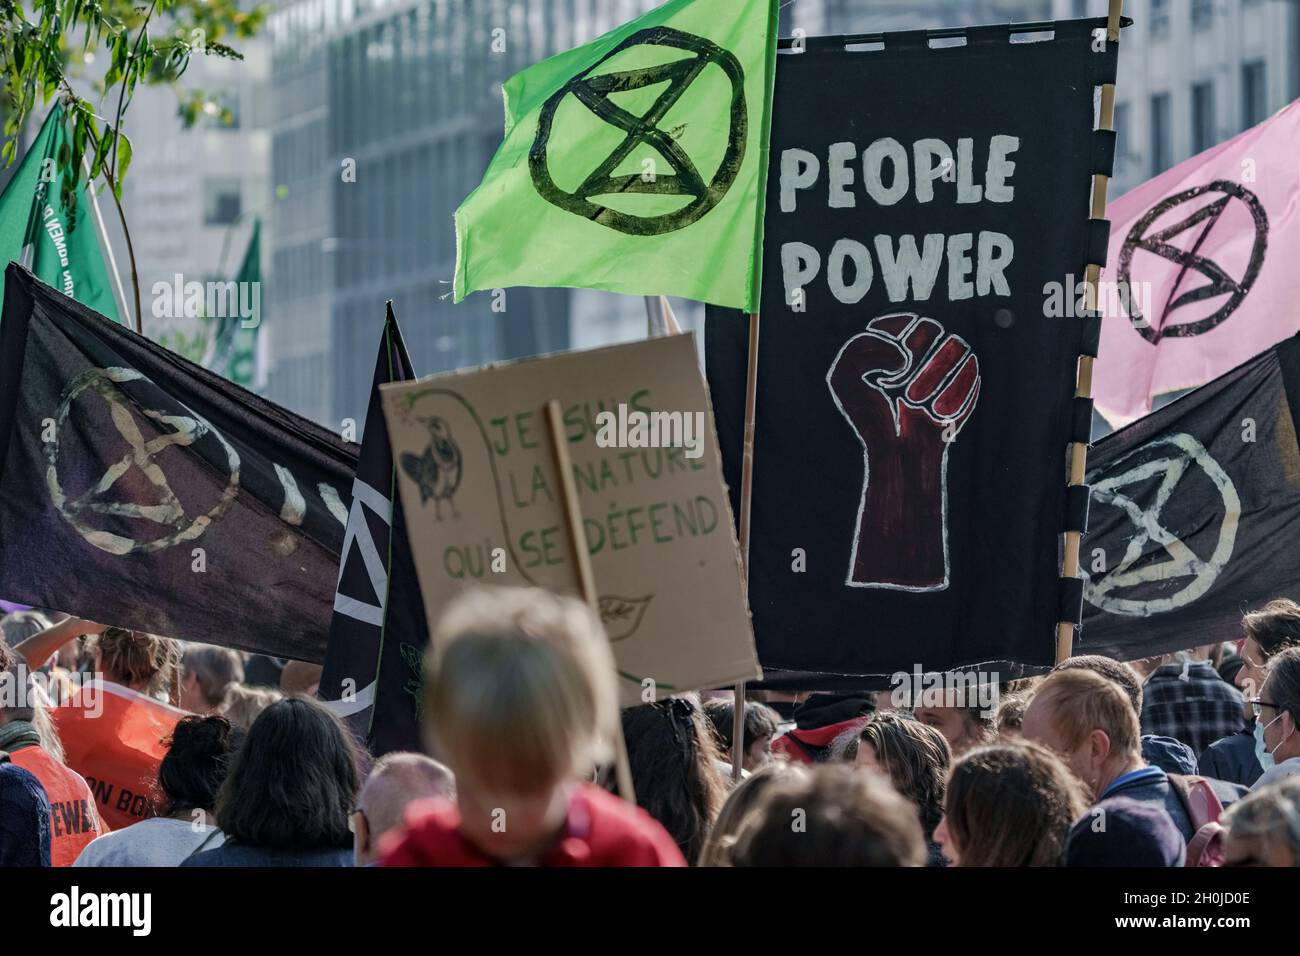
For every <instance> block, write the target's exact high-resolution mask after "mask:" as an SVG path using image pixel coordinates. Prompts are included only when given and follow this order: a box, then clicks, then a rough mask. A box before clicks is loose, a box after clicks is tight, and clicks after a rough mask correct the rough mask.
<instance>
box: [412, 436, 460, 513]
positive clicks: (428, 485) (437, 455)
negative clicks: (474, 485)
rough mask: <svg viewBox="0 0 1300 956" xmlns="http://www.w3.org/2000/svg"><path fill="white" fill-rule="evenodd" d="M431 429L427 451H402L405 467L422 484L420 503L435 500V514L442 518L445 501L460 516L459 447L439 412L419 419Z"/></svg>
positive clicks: (452, 511) (413, 479)
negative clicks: (458, 497)
mask: <svg viewBox="0 0 1300 956" xmlns="http://www.w3.org/2000/svg"><path fill="white" fill-rule="evenodd" d="M416 421H418V422H419V423H420V424H421V425H423V426H424V427H425V428H427V429H428V431H429V444H428V445H427V446H425V449H424V452H423V453H422V454H419V455H413V454H411V453H410V452H402V470H403V471H405V472H406V473H407V475H409V476H410V478H411V480H412V481H414V482H415V483H416V484H417V485H419V487H420V505H421V506H423V505H424V504H426V503H427V502H428V501H429V499H430V498H432V499H433V516H434V518H435V520H437V521H441V520H442V502H443V501H446V502H447V504H449V505H451V513H452V514H453V515H456V516H457V517H460V513H459V512H458V511H457V510H456V501H455V497H454V496H455V494H456V489H457V488H459V487H460V476H461V471H462V467H463V460H462V458H461V454H460V446H459V445H457V444H456V442H455V440H454V439H453V438H452V437H451V427H450V426H449V425H448V424H447V422H446V421H445V420H444V419H442V418H439V417H438V416H437V415H430V416H429V417H427V418H418V419H416Z"/></svg>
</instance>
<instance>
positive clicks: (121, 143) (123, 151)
mask: <svg viewBox="0 0 1300 956" xmlns="http://www.w3.org/2000/svg"><path fill="white" fill-rule="evenodd" d="M131 155H132V150H131V141H130V140H129V139H127V137H126V134H125V133H120V134H119V135H118V138H117V175H116V177H115V178H114V185H115V187H116V188H115V189H114V190H113V193H114V195H115V196H117V201H118V202H121V201H122V180H124V179H126V171H127V170H128V169H129V168H130V167H131Z"/></svg>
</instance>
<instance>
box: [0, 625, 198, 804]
mask: <svg viewBox="0 0 1300 956" xmlns="http://www.w3.org/2000/svg"><path fill="white" fill-rule="evenodd" d="M81 635H87V636H88V637H89V640H88V641H87V648H88V649H89V650H91V651H92V653H93V655H94V672H95V676H94V679H93V680H90V681H87V682H85V683H83V684H82V685H81V686H79V687H78V688H77V689H76V690H75V691H74V692H73V693H72V694H71V696H70V697H69V698H68V700H67V701H66V702H64V703H63V704H62V705H61V706H59V707H56V708H55V709H54V710H53V711H52V712H51V714H50V716H51V718H52V719H53V723H54V726H55V728H56V729H57V730H58V735H59V738H60V740H61V741H62V742H63V747H64V757H65V762H66V763H67V766H68V767H70V768H71V769H73V770H75V771H77V773H79V774H81V775H82V776H83V777H85V778H86V782H87V783H88V784H89V785H90V788H91V790H92V792H93V793H94V795H95V800H96V803H97V807H98V810H99V813H100V815H101V816H102V817H103V820H104V821H105V822H106V823H107V824H108V825H109V826H110V827H112V828H113V829H118V828H120V827H125V826H130V825H131V824H133V823H138V822H139V821H141V820H145V819H148V818H149V817H152V816H154V815H155V813H156V810H157V807H156V806H155V800H154V792H155V790H156V784H157V778H158V767H159V764H160V763H161V762H162V758H163V757H164V756H166V753H167V749H166V747H165V745H164V741H165V740H166V739H167V738H168V737H170V736H171V734H172V731H173V730H174V729H175V727H176V722H177V721H178V720H180V719H181V718H182V717H184V716H185V711H183V710H181V709H180V708H178V707H172V706H170V705H168V704H167V703H165V702H166V701H167V700H168V699H169V697H170V693H171V692H174V691H175V690H176V689H177V687H176V680H177V675H178V670H179V664H180V651H179V647H178V646H177V643H176V642H175V641H173V640H171V639H169V638H166V637H159V636H158V635H156V634H148V633H146V632H144V631H132V630H128V629H126V628H121V627H105V626H104V625H102V624H94V623H91V622H90V621H84V620H81V619H79V618H68V619H66V620H64V621H60V622H59V623H58V624H55V625H54V626H53V627H50V628H47V629H46V630H44V631H42V632H41V633H39V634H35V635H33V636H31V637H29V638H27V639H26V640H25V641H23V642H22V643H21V644H19V645H18V646H17V647H15V648H14V651H15V652H16V653H17V654H19V655H21V656H22V657H23V658H24V659H25V660H26V661H27V666H28V667H30V668H33V669H35V668H38V667H41V666H42V665H43V664H44V663H45V662H46V661H47V660H49V658H50V657H51V656H52V655H54V654H55V653H57V652H58V650H59V648H60V647H62V646H63V645H64V644H66V643H68V642H69V641H71V640H73V639H74V638H76V637H78V636H81Z"/></svg>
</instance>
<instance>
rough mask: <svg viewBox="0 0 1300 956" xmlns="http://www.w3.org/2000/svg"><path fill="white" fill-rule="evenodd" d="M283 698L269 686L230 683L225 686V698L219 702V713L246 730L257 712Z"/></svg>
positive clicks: (255, 718) (250, 725)
mask: <svg viewBox="0 0 1300 956" xmlns="http://www.w3.org/2000/svg"><path fill="white" fill-rule="evenodd" d="M283 699H284V694H282V693H280V692H279V691H278V690H275V689H274V688H271V687H249V686H248V685H247V684H231V685H230V686H229V687H227V688H226V699H225V700H223V701H222V702H221V710H220V713H221V714H222V715H223V716H224V717H225V718H226V719H227V720H229V721H230V722H231V723H232V724H234V725H235V726H236V727H238V728H239V729H240V730H243V731H247V730H248V728H249V727H252V726H253V721H255V720H257V715H258V714H260V713H261V712H262V711H264V710H266V708H268V707H270V706H271V705H272V704H274V703H275V702H276V701H277V700H283Z"/></svg>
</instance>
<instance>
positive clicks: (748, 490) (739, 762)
mask: <svg viewBox="0 0 1300 956" xmlns="http://www.w3.org/2000/svg"><path fill="white" fill-rule="evenodd" d="M758 315H759V313H758V310H757V309H755V310H754V311H753V312H751V313H750V314H749V358H748V360H747V363H746V366H745V437H744V443H743V444H742V446H741V457H740V514H739V515H738V516H737V518H736V521H737V523H738V525H739V535H738V536H739V539H740V541H739V543H740V569H741V574H742V576H743V578H744V582H745V601H746V603H748V601H749V529H750V519H749V513H750V507H751V505H752V503H753V498H754V419H755V411H756V409H757V406H758ZM735 705H736V706H735V713H734V714H733V715H732V718H731V779H732V780H739V779H740V771H741V769H742V768H743V767H744V764H745V682H744V681H740V682H739V683H738V684H736V688H735Z"/></svg>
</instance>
